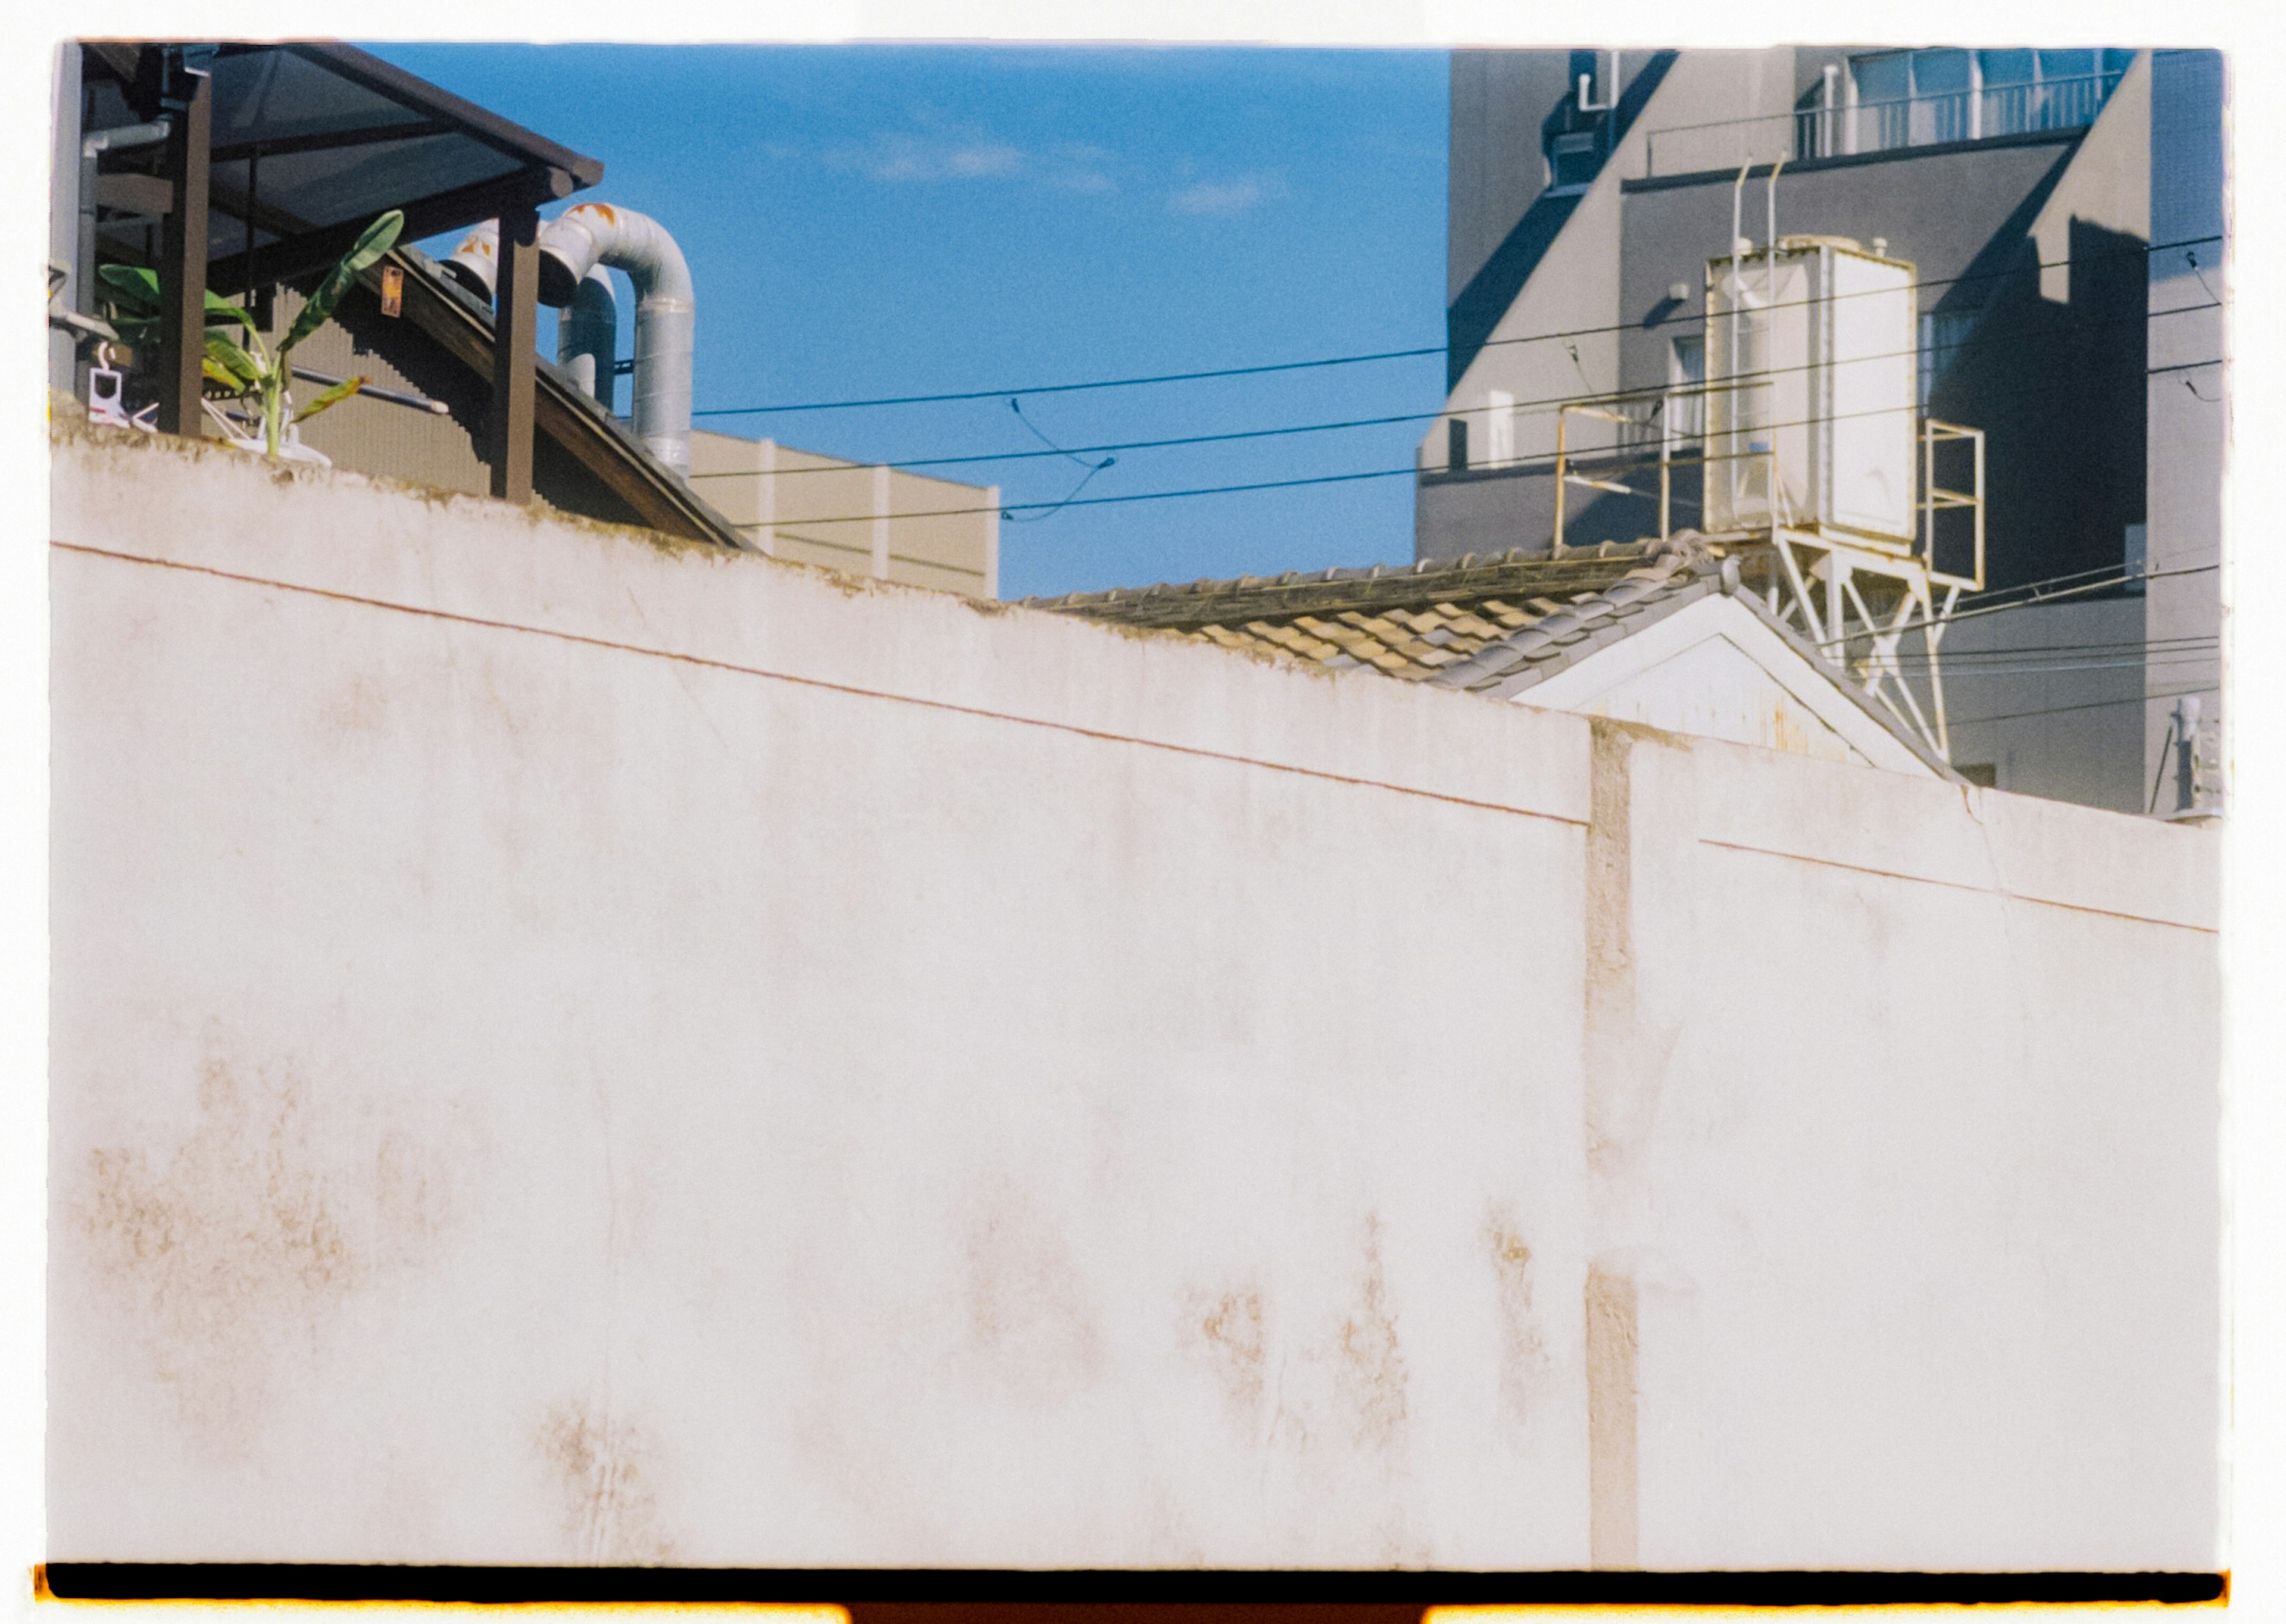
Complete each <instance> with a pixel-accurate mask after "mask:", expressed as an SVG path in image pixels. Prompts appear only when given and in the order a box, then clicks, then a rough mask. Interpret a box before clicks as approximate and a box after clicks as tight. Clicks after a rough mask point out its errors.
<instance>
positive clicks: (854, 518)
mask: <svg viewBox="0 0 2286 1624" xmlns="http://www.w3.org/2000/svg"><path fill="white" fill-rule="evenodd" d="M2221 365H2222V363H2221V362H2220V361H2219V360H2215V361H2194V362H2186V363H2184V367H2219V366H2221ZM2183 369H2184V368H2183V367H2152V368H2148V369H2147V374H2146V375H2149V374H2151V373H2159V372H2176V371H2181V370H2183ZM2063 388H2064V386H2063V385H2061V384H2045V385H2039V386H2036V387H2031V388H2026V389H2021V390H2003V391H1995V392H1994V393H1992V394H1990V395H1987V396H1986V397H1985V398H1986V399H1987V400H2009V399H2021V398H2025V397H2027V396H2037V395H2049V394H2056V393H2059V392H2061V390H2062V389H2063ZM1910 410H1911V408H1909V407H1904V406H1879V407H1874V408H1872V409H1870V410H1867V411H1864V412H1833V413H1827V414H1824V415H1821V416H1818V417H1805V418H1800V419H1795V420H1793V421H1790V422H1777V423H1756V424H1754V425H1751V431H1755V432H1760V431H1764V430H1776V429H1798V428H1802V427H1805V426H1807V425H1809V424H1811V423H1820V422H1846V421H1849V420H1851V419H1855V418H1861V417H1888V416H1893V415H1899V414H1904V413H1906V412H1908V411H1910ZM1748 431H1750V430H1748V429H1745V428H1742V429H1740V430H1737V431H1736V432H1740V433H1744V432H1748ZM1769 454H1770V453H1768V452H1765V451H1748V452H1738V453H1716V454H1713V455H1707V456H1702V457H1699V458H1695V459H1692V460H1691V461H1682V462H1677V463H1675V464H1673V466H1677V467H1683V468H1691V467H1697V466H1703V465H1707V464H1712V463H1715V462H1728V461H1744V460H1746V459H1748V458H1753V457H1762V456H1767V455H1769ZM1544 461H1546V462H1548V463H1551V464H1552V462H1553V461H1554V459H1553V458H1548V459H1545V460H1544ZM1592 465H1593V466H1597V467H1608V463H1607V462H1599V463H1593V464H1592ZM1515 466H1517V467H1523V466H1525V465H1524V464H1522V463H1518V464H1517V465H1515ZM1634 466H1636V467H1655V466H1657V462H1656V460H1647V461H1640V462H1637V463H1636V464H1635V465H1634ZM1421 471H1422V470H1421V469H1418V468H1415V467H1411V466H1407V467H1405V468H1389V469H1371V470H1368V471H1366V472H1361V473H1351V474H1320V475H1315V476H1312V477H1305V478H1297V479H1263V480H1255V481H1250V482H1249V483H1246V484H1242V485H1201V486H1197V487H1195V488H1193V489H1190V490H1182V491H1141V492H1136V493H1131V494H1128V495H1123V496H1088V497H1082V498H1080V499H1079V500H1077V501H1065V502H1060V503H1059V502H1049V501H1037V502H1001V503H998V504H997V505H988V506H981V507H967V508H925V509H921V510H919V511H916V512H911V513H899V514H895V515H893V517H895V518H899V519H939V518H958V517H961V516H966V515H970V514H978V513H999V514H1003V515H1006V514H1010V513H1015V512H1021V511H1027V510H1029V509H1032V508H1053V507H1070V508H1095V507H1103V506H1108V505H1110V504H1113V503H1117V502H1147V501H1169V500H1171V499H1172V498H1175V497H1184V496H1225V495H1229V494H1232V493H1237V492H1242V491H1277V490H1287V489H1291V488H1293V487H1296V486H1300V485H1345V484H1352V483H1354V482H1356V481H1359V480H1365V479H1394V478H1397V477H1400V476H1404V477H1412V476H1415V475H1417V474H1419V473H1420V472H1421ZM1620 471H1628V470H1626V469H1622V470H1620ZM753 477H756V478H761V477H765V476H763V475H761V473H760V472H756V473H755V474H754V476H753ZM1630 494H1633V495H1636V496H1639V497H1642V498H1644V500H1646V501H1648V500H1650V498H1651V495H1652V493H1651V492H1647V491H1639V492H1631V493H1630ZM878 517H879V515H877V514H874V513H871V512H868V513H850V514H837V515H833V516H828V517H823V518H813V517H807V516H805V517H802V518H798V519H789V520H787V521H786V522H787V523H788V524H871V523H872V522H873V521H874V520H875V519H876V518H878Z"/></svg>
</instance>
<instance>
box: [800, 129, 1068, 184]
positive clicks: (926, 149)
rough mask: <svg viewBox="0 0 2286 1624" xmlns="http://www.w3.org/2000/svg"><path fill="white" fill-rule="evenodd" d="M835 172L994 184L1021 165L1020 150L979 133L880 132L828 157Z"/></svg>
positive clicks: (892, 179) (892, 178) (895, 179)
mask: <svg viewBox="0 0 2286 1624" xmlns="http://www.w3.org/2000/svg"><path fill="white" fill-rule="evenodd" d="M826 162H828V163H830V164H832V166H833V167H834V168H835V169H855V170H856V171H858V172H859V173H861V174H865V175H870V176H871V177H873V178H874V179H875V180H883V181H889V182H892V183H896V182H903V181H929V180H997V179H1001V178H1003V177H1007V176H1010V175H1013V174H1015V173H1016V172H1017V171H1018V170H1020V169H1022V168H1023V167H1024V153H1023V150H1022V149H1021V147H1015V146H1009V145H1008V144H1007V143H1006V142H1005V141H995V140H992V139H991V138H989V137H985V136H981V135H958V136H943V135H927V136H916V135H906V134H903V133H896V132H890V133H884V134H882V135H879V136H876V137H874V138H873V139H872V140H871V141H869V142H866V143H864V144H863V145H862V146H844V147H841V148H839V149H837V150H836V151H834V152H832V153H831V154H827V157H826Z"/></svg>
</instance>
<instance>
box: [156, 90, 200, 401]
mask: <svg viewBox="0 0 2286 1624" xmlns="http://www.w3.org/2000/svg"><path fill="white" fill-rule="evenodd" d="M182 85H183V95H182V106H181V109H180V111H179V112H177V114H176V115H175V117H174V119H173V122H172V127H171V128H170V129H169V131H168V134H167V159H166V162H167V177H168V179H169V182H170V183H171V185H172V188H173V193H174V196H173V199H172V201H171V206H170V207H169V209H168V212H167V223H166V225H165V228H164V229H163V231H162V233H161V235H160V248H159V368H158V371H159V432H160V433H162V434H181V435H187V436H189V437H191V438H193V439H195V438H198V435H199V433H200V429H201V424H202V422H204V414H202V413H201V410H200V406H199V402H200V398H201V382H202V380H203V378H204V375H205V370H206V356H207V194H208V186H209V180H210V178H211V177H210V176H209V162H210V156H209V155H210V153H211V149H212V131H213V126H214V95H213V87H214V81H213V80H212V79H211V78H210V77H209V75H205V74H201V73H192V72H188V71H185V72H184V74H183V75H182Z"/></svg>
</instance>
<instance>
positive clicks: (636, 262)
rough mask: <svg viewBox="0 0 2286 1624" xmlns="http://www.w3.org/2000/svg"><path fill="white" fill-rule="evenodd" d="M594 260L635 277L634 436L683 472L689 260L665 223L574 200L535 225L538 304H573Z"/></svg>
mask: <svg viewBox="0 0 2286 1624" xmlns="http://www.w3.org/2000/svg"><path fill="white" fill-rule="evenodd" d="M598 265H610V266H611V267H612V268H614V269H615V270H619V271H624V272H627V280H629V281H631V282H633V283H634V284H635V391H634V392H635V399H634V413H633V415H634V418H635V434H636V437H637V438H640V439H641V440H642V443H643V445H645V446H646V447H647V448H648V449H649V450H650V453H651V454H652V455H653V456H655V457H657V458H658V460H659V461H662V462H664V463H666V466H667V467H669V468H671V469H674V471H675V472H676V473H678V474H687V473H689V472H690V355H691V347H692V342H693V334H694V330H695V327H696V320H697V317H696V304H695V303H694V295H693V292H692V289H691V285H690V265H689V264H686V263H685V262H684V260H683V257H682V249H681V248H677V247H676V246H675V242H674V238H673V237H670V236H668V235H667V233H666V227H665V226H663V225H660V224H659V223H658V221H656V220H654V219H652V218H651V217H650V216H649V215H642V214H637V213H636V212H635V210H634V209H618V208H614V207H612V206H611V204H609V203H581V204H580V205H579V206H578V207H577V208H574V209H566V210H565V211H564V213H563V214H561V215H559V216H557V217H556V218H555V219H554V220H551V221H549V222H548V225H545V226H543V227H542V228H541V230H540V303H541V304H553V305H556V306H558V307H562V306H565V305H575V304H576V303H577V301H578V299H579V289H580V287H581V284H582V283H583V282H584V281H585V280H586V278H587V273H588V272H591V271H593V270H595V267H596V266H598ZM615 312H616V307H615ZM615 319H616V313H615ZM605 387H608V384H606V385H605Z"/></svg>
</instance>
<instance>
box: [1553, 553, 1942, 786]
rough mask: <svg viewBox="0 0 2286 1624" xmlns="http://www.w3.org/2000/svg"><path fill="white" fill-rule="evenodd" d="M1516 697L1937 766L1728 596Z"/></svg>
mask: <svg viewBox="0 0 2286 1624" xmlns="http://www.w3.org/2000/svg"><path fill="white" fill-rule="evenodd" d="M1516 698H1517V703H1519V704H1523V705H1536V706H1542V707H1544V708H1546V709H1550V710H1565V711H1573V712H1577V713H1580V714H1583V715H1590V716H1608V717H1611V718H1612V719H1613V720H1614V721H1635V722H1641V723H1643V724H1644V726H1646V727H1653V728H1661V729H1666V730H1667V731H1669V732H1674V733H1690V734H1697V735H1699V736H1700V737H1708V738H1722V739H1729V740H1730V741H1731V742H1732V743H1734V744H1741V745H1761V746H1762V747H1763V748H1764V749H1769V750H1783V751H1786V752H1788V753H1792V754H1794V755H1807V756H1814V757H1817V758H1818V759H1819V760H1821V761H1853V762H1856V763H1857V764H1859V765H1861V766H1873V767H1887V768H1891V769H1898V770H1902V771H1907V772H1917V773H1926V772H1927V771H1928V770H1929V769H1928V766H1927V763H1926V762H1924V761H1921V760H1920V758H1919V757H1918V756H1917V755H1915V754H1914V753H1913V752H1912V750H1910V749H1908V748H1907V747H1906V746H1905V745H1904V744H1903V743H1902V742H1901V741H1900V740H1899V739H1898V738H1897V737H1896V735H1895V734H1893V733H1892V732H1890V731H1889V730H1888V729H1887V728H1885V727H1884V726H1882V725H1881V723H1880V722H1879V721H1876V720H1875V719H1874V718H1872V716H1869V715H1867V714H1866V713H1865V712H1864V709H1863V708H1862V707H1860V706H1858V705H1857V704H1856V701H1855V700H1853V699H1852V698H1850V697H1849V695H1848V694H1846V693H1843V692H1841V690H1839V689H1837V688H1836V687H1835V686H1834V682H1833V677H1831V676H1829V675H1828V674H1825V672H1823V671H1821V670H1819V669H1818V668H1817V666H1814V665H1812V664H1811V663H1810V662H1809V660H1807V659H1805V658H1802V656H1801V654H1800V653H1799V652H1797V651H1796V650H1793V648H1791V647H1789V646H1788V645H1787V643H1785V640H1784V639H1783V638H1781V637H1779V636H1778V635H1777V634H1776V633H1774V632H1773V631H1771V630H1770V627H1767V626H1765V625H1764V624H1763V623H1762V620H1761V619H1760V618H1759V617H1757V616H1756V615H1754V613H1753V612H1752V611H1750V610H1748V609H1746V607H1745V606H1744V605H1743V604H1740V603H1738V602H1736V601H1735V600H1733V599H1730V598H1727V597H1720V596H1712V595H1710V596H1707V597H1704V598H1701V599H1699V600H1698V601H1697V602H1696V603H1690V604H1688V605H1686V606H1684V607H1683V608H1682V609H1680V610H1678V611H1675V613H1674V614H1671V615H1668V616H1667V617H1666V618H1665V619H1661V620H1659V621H1658V622H1657V623H1655V624H1653V625H1651V626H1646V627H1644V628H1643V629H1642V630H1641V631H1639V632H1636V633H1634V634H1633V635H1629V636H1628V637H1626V638H1623V639H1621V640H1620V642H1618V643H1613V644H1612V645H1611V646H1610V647H1608V648H1604V649H1599V650H1596V651H1595V652H1594V653H1592V654H1588V655H1587V656H1585V657H1583V658H1580V659H1578V660H1576V661H1575V662H1573V664H1572V665H1571V666H1568V667H1566V668H1565V670H1562V671H1560V672H1557V674H1554V675H1552V676H1550V677H1549V678H1548V679H1547V680H1546V681H1545V682H1538V683H1535V684H1533V686H1532V687H1530V688H1527V689H1525V690H1523V691H1522V692H1521V693H1519V694H1517V696H1516Z"/></svg>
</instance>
